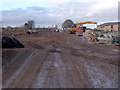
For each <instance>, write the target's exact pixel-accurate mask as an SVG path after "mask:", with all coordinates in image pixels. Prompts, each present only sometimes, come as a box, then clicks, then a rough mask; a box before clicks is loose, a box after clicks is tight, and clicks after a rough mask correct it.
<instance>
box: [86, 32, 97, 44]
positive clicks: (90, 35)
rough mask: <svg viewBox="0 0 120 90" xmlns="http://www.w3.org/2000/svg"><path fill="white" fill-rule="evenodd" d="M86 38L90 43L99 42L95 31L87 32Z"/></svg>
mask: <svg viewBox="0 0 120 90" xmlns="http://www.w3.org/2000/svg"><path fill="white" fill-rule="evenodd" d="M85 38H86V39H87V40H88V41H90V42H94V43H96V42H97V36H96V34H94V33H93V31H91V30H87V31H86V32H85Z"/></svg>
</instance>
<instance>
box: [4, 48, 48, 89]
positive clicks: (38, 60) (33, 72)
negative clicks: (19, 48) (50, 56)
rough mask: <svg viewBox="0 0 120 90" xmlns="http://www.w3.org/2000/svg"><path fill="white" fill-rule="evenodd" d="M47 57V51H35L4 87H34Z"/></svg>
mask: <svg viewBox="0 0 120 90" xmlns="http://www.w3.org/2000/svg"><path fill="white" fill-rule="evenodd" d="M46 56H47V51H46V50H44V49H43V50H41V51H39V50H35V51H34V52H33V53H32V54H31V55H30V56H29V57H28V59H27V60H26V61H25V63H24V64H23V65H22V66H21V67H20V68H19V69H18V70H17V72H15V73H14V75H13V76H12V77H11V78H10V79H9V80H8V81H7V82H6V83H5V85H4V87H6V88H8V87H15V88H21V87H22V88H28V87H32V86H33V83H34V81H35V80H36V78H37V76H38V73H39V72H40V70H41V67H42V63H43V62H44V60H45V58H46Z"/></svg>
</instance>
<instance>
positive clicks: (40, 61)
mask: <svg viewBox="0 0 120 90" xmlns="http://www.w3.org/2000/svg"><path fill="white" fill-rule="evenodd" d="M67 21H70V20H67ZM67 21H65V22H64V23H63V25H62V28H58V27H57V26H55V27H54V28H35V27H34V24H32V25H30V26H31V27H29V25H27V24H25V28H24V29H23V30H15V29H12V30H5V28H4V30H3V31H2V37H1V39H2V47H3V48H2V75H3V77H2V86H3V88H118V51H119V50H118V48H119V45H120V39H119V34H118V31H114V29H113V27H114V24H113V25H112V26H111V27H112V31H105V30H104V29H103V30H99V29H97V28H96V29H94V30H91V29H89V28H87V27H84V26H82V25H83V24H97V22H91V21H87V22H82V23H79V24H76V25H75V24H73V23H72V24H71V23H69V24H68V23H67V25H68V26H67V25H66V22H67ZM117 24H118V23H117ZM109 25H111V24H109ZM109 25H108V24H107V25H106V26H109ZM115 25H116V24H115ZM26 26H27V28H26ZM101 26H102V27H103V25H99V26H98V28H100V27H101ZM104 27H105V26H104ZM110 30H111V29H110ZM115 30H116V29H115Z"/></svg>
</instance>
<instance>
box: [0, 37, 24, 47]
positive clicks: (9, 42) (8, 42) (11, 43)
mask: <svg viewBox="0 0 120 90" xmlns="http://www.w3.org/2000/svg"><path fill="white" fill-rule="evenodd" d="M0 38H1V40H2V48H24V45H23V44H22V43H21V42H20V41H19V40H18V39H17V38H15V37H14V36H13V35H11V36H10V37H8V36H2V37H0Z"/></svg>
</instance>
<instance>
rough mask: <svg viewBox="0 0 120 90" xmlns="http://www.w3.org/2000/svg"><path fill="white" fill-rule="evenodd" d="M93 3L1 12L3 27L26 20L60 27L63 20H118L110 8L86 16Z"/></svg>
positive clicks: (115, 13)
mask: <svg viewBox="0 0 120 90" xmlns="http://www.w3.org/2000/svg"><path fill="white" fill-rule="evenodd" d="M93 4H96V2H95V3H92V4H91V3H78V2H70V3H68V2H67V3H64V4H58V5H57V6H53V7H48V8H43V7H35V6H33V7H28V8H26V9H22V8H18V9H14V10H8V11H2V16H3V17H2V21H3V26H8V25H12V26H16V25H17V26H19V25H23V24H24V23H25V22H27V21H28V20H35V23H36V24H37V25H53V24H57V25H61V24H62V23H63V22H64V20H66V19H72V20H73V21H74V22H77V23H78V22H84V21H97V22H104V21H115V20H117V19H118V16H117V15H118V14H117V13H118V11H117V10H118V9H117V8H111V9H109V10H106V11H104V10H103V11H102V13H101V12H99V13H95V14H93V15H92V16H89V17H88V16H86V14H87V13H88V12H90V11H89V8H90V7H91V6H92V5H93ZM91 11H92V10H91Z"/></svg>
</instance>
